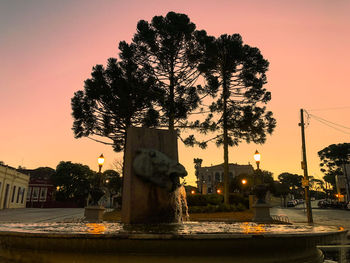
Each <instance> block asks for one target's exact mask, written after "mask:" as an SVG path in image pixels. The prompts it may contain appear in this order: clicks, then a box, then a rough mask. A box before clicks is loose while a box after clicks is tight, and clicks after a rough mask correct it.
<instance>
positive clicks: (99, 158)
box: [97, 153, 105, 178]
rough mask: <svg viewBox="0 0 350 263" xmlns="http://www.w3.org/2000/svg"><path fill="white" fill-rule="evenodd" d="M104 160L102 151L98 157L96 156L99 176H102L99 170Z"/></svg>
mask: <svg viewBox="0 0 350 263" xmlns="http://www.w3.org/2000/svg"><path fill="white" fill-rule="evenodd" d="M104 162H105V158H104V157H103V153H101V155H100V157H98V159H97V163H98V173H99V175H100V178H102V176H101V170H102V166H103V164H104Z"/></svg>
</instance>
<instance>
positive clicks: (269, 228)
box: [0, 222, 343, 235]
mask: <svg viewBox="0 0 350 263" xmlns="http://www.w3.org/2000/svg"><path fill="white" fill-rule="evenodd" d="M337 230H339V231H342V230H343V228H337V227H328V226H308V225H273V224H272V225H270V224H256V223H252V222H244V223H225V222H184V223H182V224H157V225H143V224H137V225H124V224H121V223H108V222H104V223H86V222H80V223H26V224H24V223H20V224H19V223H2V224H0V232H21V233H61V234H120V233H122V234H138V233H142V234H179V235H191V234H220V233H222V234H276V233H278V234H294V233H320V232H333V231H337Z"/></svg>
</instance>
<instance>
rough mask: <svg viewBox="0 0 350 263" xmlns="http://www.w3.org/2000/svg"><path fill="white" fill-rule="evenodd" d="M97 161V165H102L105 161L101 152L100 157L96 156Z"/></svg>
mask: <svg viewBox="0 0 350 263" xmlns="http://www.w3.org/2000/svg"><path fill="white" fill-rule="evenodd" d="M97 162H98V165H99V166H102V165H103V163H104V162H105V158H104V157H103V154H101V155H100V157H98V159H97Z"/></svg>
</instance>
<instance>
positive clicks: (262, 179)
mask: <svg viewBox="0 0 350 263" xmlns="http://www.w3.org/2000/svg"><path fill="white" fill-rule="evenodd" d="M260 158H261V156H260V153H259V152H258V150H256V151H255V154H254V159H255V163H256V171H257V172H259V171H260ZM260 179H261V183H262V184H263V183H264V175H263V174H262V173H261V178H260Z"/></svg>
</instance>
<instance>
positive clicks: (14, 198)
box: [0, 164, 29, 209]
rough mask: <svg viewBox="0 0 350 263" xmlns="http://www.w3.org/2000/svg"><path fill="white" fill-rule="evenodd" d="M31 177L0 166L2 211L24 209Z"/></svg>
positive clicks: (0, 207) (0, 202)
mask: <svg viewBox="0 0 350 263" xmlns="http://www.w3.org/2000/svg"><path fill="white" fill-rule="evenodd" d="M28 182H29V176H28V175H26V174H24V173H21V172H19V171H18V170H16V169H15V168H13V167H10V166H8V165H3V164H0V209H4V208H24V207H25V201H26V200H25V195H26V193H27V191H28Z"/></svg>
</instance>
